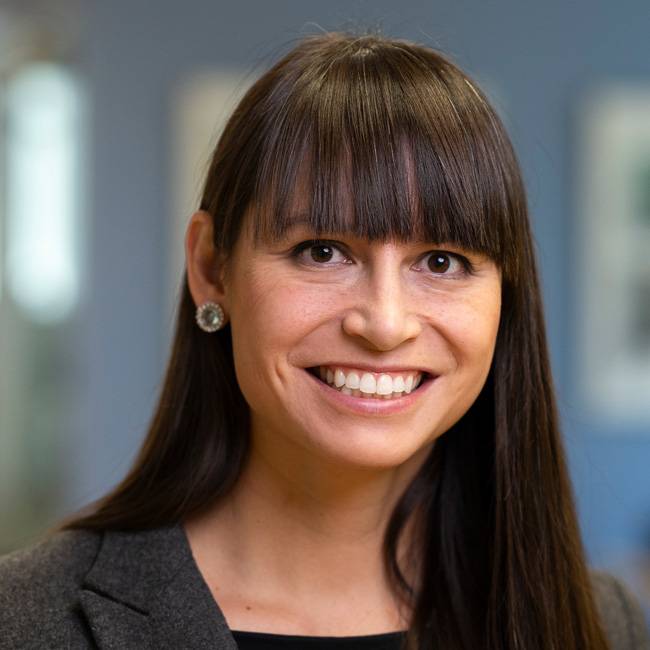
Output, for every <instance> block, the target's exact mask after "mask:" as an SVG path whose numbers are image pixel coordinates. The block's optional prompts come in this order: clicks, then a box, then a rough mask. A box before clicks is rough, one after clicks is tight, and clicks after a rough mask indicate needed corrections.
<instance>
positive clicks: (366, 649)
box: [232, 630, 406, 650]
mask: <svg viewBox="0 0 650 650" xmlns="http://www.w3.org/2000/svg"><path fill="white" fill-rule="evenodd" d="M232 635H233V636H234V637H235V641H237V647H238V648H239V650H299V649H300V648H309V650H400V648H401V646H402V641H403V639H404V638H405V637H406V632H388V633H386V634H371V635H369V636H291V635H288V634H267V633H265V632H238V631H236V630H235V631H233V633H232Z"/></svg>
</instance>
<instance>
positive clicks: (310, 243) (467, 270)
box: [291, 239, 475, 277]
mask: <svg viewBox="0 0 650 650" xmlns="http://www.w3.org/2000/svg"><path fill="white" fill-rule="evenodd" d="M315 246H329V247H332V248H336V249H337V250H338V251H339V252H340V253H342V254H343V255H345V256H346V257H347V255H346V253H345V251H344V250H342V247H341V245H340V244H338V243H337V242H334V241H330V240H327V239H310V240H307V241H303V242H300V244H298V245H297V246H294V247H293V248H292V249H291V258H293V259H296V260H297V259H298V258H299V256H300V255H301V253H303V252H304V251H306V250H309V249H310V248H313V247H315ZM435 253H437V254H442V255H446V256H448V257H451V258H455V259H456V260H458V262H460V264H461V266H462V267H463V271H462V275H464V276H465V275H473V274H474V272H475V267H474V265H473V264H472V263H471V262H470V261H469V260H468V259H467V258H466V257H464V256H463V255H459V254H458V253H452V252H450V251H445V250H432V251H429V252H427V253H426V254H425V256H424V257H427V256H429V255H433V254H435ZM313 265H315V266H327V263H323V264H318V263H317V262H313ZM431 273H432V275H434V276H435V275H438V276H440V277H445V275H447V274H444V273H433V271H432V272H431ZM448 275H451V276H452V277H453V275H454V274H448Z"/></svg>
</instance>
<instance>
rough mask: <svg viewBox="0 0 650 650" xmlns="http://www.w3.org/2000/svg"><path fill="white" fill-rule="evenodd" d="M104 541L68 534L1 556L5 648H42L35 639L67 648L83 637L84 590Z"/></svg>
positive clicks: (0, 619) (0, 620) (0, 622)
mask: <svg viewBox="0 0 650 650" xmlns="http://www.w3.org/2000/svg"><path fill="white" fill-rule="evenodd" d="M101 537H102V534H101V533H96V532H91V531H83V530H73V531H63V532H58V533H55V534H53V535H51V536H49V537H47V538H45V539H43V540H41V541H40V542H38V543H36V544H33V545H32V546H30V547H27V548H25V549H22V550H19V551H15V552H13V553H10V554H9V555H5V556H2V557H0V639H1V640H2V641H1V642H0V647H2V648H4V647H7V648H9V647H37V644H36V643H34V645H29V643H28V642H27V641H26V640H27V639H28V638H29V637H30V636H31V635H33V637H34V639H36V638H38V639H39V640H40V641H39V642H42V641H43V640H44V639H48V640H49V643H50V644H51V645H50V646H49V647H57V646H58V645H59V644H61V647H63V646H64V644H65V645H66V646H67V645H68V643H69V641H70V639H71V638H72V636H73V635H74V634H75V633H77V634H78V633H80V631H79V630H75V629H74V628H75V626H78V625H79V624H80V623H79V621H80V618H79V617H78V616H77V614H76V612H77V610H78V603H77V601H78V597H79V590H80V587H81V584H82V582H83V579H84V576H85V575H86V574H87V572H88V570H89V569H90V567H91V566H92V563H93V562H94V560H95V557H96V555H97V552H98V550H99V547H100V544H101ZM5 643H6V644H7V645H3V644H5ZM40 647H48V646H40Z"/></svg>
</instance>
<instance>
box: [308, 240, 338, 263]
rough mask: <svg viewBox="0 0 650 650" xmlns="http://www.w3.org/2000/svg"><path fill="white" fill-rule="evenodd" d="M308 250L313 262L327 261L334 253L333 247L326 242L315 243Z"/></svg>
mask: <svg viewBox="0 0 650 650" xmlns="http://www.w3.org/2000/svg"><path fill="white" fill-rule="evenodd" d="M309 250H310V252H311V258H312V260H314V262H329V261H330V260H331V259H332V255H333V254H334V249H333V248H332V247H331V246H328V245H327V244H315V245H314V246H312V247H311V248H310V249H309Z"/></svg>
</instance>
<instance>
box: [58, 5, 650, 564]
mask: <svg viewBox="0 0 650 650" xmlns="http://www.w3.org/2000/svg"><path fill="white" fill-rule="evenodd" d="M598 4H601V3H595V2H592V1H591V0H579V1H575V2H565V1H562V2H559V1H554V2H537V1H535V2H532V1H530V2H529V1H525V2H522V1H512V2H499V1H490V2H488V1H484V0H474V1H473V2H468V1H463V0H445V1H444V2H443V1H439V2H423V1H419V2H418V1H416V0H401V2H399V3H397V2H387V1H385V0H383V1H377V2H369V1H367V2H361V1H357V2H349V1H346V2H342V1H340V0H334V1H329V2H316V1H314V0H296V1H293V2H289V1H275V2H261V1H260V2H255V3H253V2H249V1H246V0H241V1H239V2H208V1H207V0H203V1H201V0H186V1H185V2H170V1H159V2H132V1H131V0H129V1H128V2H127V1H126V0H111V2H95V3H94V4H93V5H92V7H93V9H92V13H91V15H90V20H89V22H88V24H87V30H86V31H85V32H84V34H85V35H84V40H83V43H82V56H83V58H84V71H85V73H86V74H87V76H88V79H89V83H90V91H91V100H92V102H93V120H94V123H93V131H92V133H93V135H92V156H91V164H92V169H91V170H90V172H91V176H92V177H93V178H94V179H95V180H94V189H93V199H92V205H91V208H92V218H93V220H94V221H93V230H92V253H91V260H92V266H91V268H90V270H89V272H90V274H91V277H90V278H89V284H90V286H91V287H92V295H91V297H90V299H89V303H88V305H87V311H86V314H85V316H86V320H85V329H84V335H83V339H82V346H81V348H80V350H81V352H83V353H85V354H86V356H85V357H82V358H85V359H86V360H85V361H83V363H84V364H85V365H84V366H83V372H84V374H85V377H86V388H85V390H86V394H85V395H82V396H81V398H82V399H81V400H80V401H81V403H82V404H84V407H83V408H84V410H83V411H82V412H81V413H80V419H81V429H82V430H83V431H84V435H83V436H81V437H82V439H83V440H85V442H83V441H82V442H81V443H80V444H81V447H80V449H79V451H78V454H79V456H78V459H77V460H78V463H79V467H80V473H79V477H80V479H79V482H78V483H75V484H74V485H72V486H71V488H70V490H71V491H70V494H71V496H70V503H71V504H73V505H80V504H81V503H83V502H85V501H86V500H87V499H89V498H91V497H93V496H97V495H98V494H100V493H101V492H102V491H103V490H104V489H105V488H106V487H107V486H109V485H111V484H113V483H114V482H116V481H117V480H118V479H119V478H120V477H121V476H122V474H123V472H124V471H125V469H126V467H127V466H128V464H129V462H130V460H131V457H132V454H133V452H134V450H135V449H136V447H137V446H138V444H139V442H140V439H141V436H142V433H143V430H144V428H145V427H146V424H147V421H148V418H149V415H150V412H151V409H152V407H153V403H154V400H155V396H156V392H157V390H158V384H159V381H160V377H161V373H162V371H163V368H164V362H165V359H164V358H163V357H162V356H161V353H160V351H161V350H163V349H164V347H165V340H166V338H167V336H168V332H169V326H170V315H169V314H168V313H166V311H165V296H164V291H165V287H164V279H165V275H164V269H165V264H166V258H167V251H168V243H167V237H168V236H169V233H168V228H167V226H166V224H167V222H168V220H169V218H170V207H169V206H170V205H171V193H170V190H169V188H170V163H169V153H170V142H169V136H168V133H169V131H168V129H169V126H170V105H169V102H170V98H171V93H172V87H173V85H174V84H175V83H176V82H177V81H178V80H179V79H181V78H182V77H183V76H184V75H185V74H186V73H188V72H189V71H191V70H193V69H194V68H196V67H200V68H209V67H214V66H226V67H243V68H244V69H250V68H251V67H252V66H253V65H254V64H258V63H261V64H263V63H264V61H266V60H269V55H272V54H273V53H274V52H275V51H276V50H277V48H278V47H281V46H283V45H284V44H286V43H287V42H289V41H291V40H292V39H295V38H297V37H299V36H300V35H302V34H305V33H308V32H314V31H317V27H315V26H314V23H316V24H317V25H319V26H321V27H322V28H325V29H333V28H340V27H345V26H346V25H347V24H349V23H350V22H351V23H352V24H357V25H361V26H371V27H372V26H378V25H379V26H381V27H382V28H383V30H384V31H385V32H386V33H387V34H390V35H393V36H400V37H406V38H411V39H414V40H419V41H424V42H428V43H432V44H434V45H436V46H438V47H440V48H442V49H443V50H445V51H447V52H448V53H449V54H451V56H452V57H453V58H455V59H456V60H457V62H458V63H459V64H460V65H461V66H462V67H464V68H465V69H467V70H468V71H469V72H470V74H472V75H473V76H474V77H475V78H476V79H477V80H478V81H479V83H481V82H484V83H487V84H488V85H489V87H490V88H491V89H492V91H493V93H494V94H496V95H498V96H499V98H500V102H501V103H502V104H503V106H504V115H505V119H506V122H507V124H508V127H509V129H510V131H511V135H512V137H513V140H514V143H515V147H516V149H517V151H518V154H519V156H520V160H521V163H522V166H523V169H524V173H525V177H526V181H527V184H528V189H529V200H530V206H531V212H532V216H533V219H534V228H535V233H536V237H537V241H538V244H539V249H540V264H541V271H542V276H543V282H544V291H545V299H546V309H547V317H548V329H549V336H550V342H551V348H552V354H553V364H554V369H555V373H556V379H557V384H558V387H559V390H560V404H561V409H562V412H563V419H564V425H565V431H566V436H567V443H568V450H569V453H570V461H571V469H572V473H573V476H574V480H575V484H576V489H577V497H578V505H579V509H580V516H581V521H582V526H583V531H584V534H585V540H586V544H587V549H588V552H589V554H590V557H591V560H592V561H593V562H595V563H597V564H600V563H606V562H607V561H609V558H610V557H611V556H612V555H613V554H615V553H617V552H619V551H621V552H622V551H626V550H628V549H630V548H633V547H634V546H637V545H639V544H641V543H642V537H643V534H644V530H645V529H647V527H648V525H649V523H648V522H649V520H650V472H649V471H648V459H650V435H648V434H649V433H650V432H648V431H647V430H646V431H645V434H646V437H645V438H644V437H642V435H640V434H641V433H643V432H641V431H639V430H637V431H634V432H625V431H619V432H616V434H615V435H612V434H613V432H610V431H603V430H600V428H598V427H597V423H594V422H592V421H591V419H590V417H589V415H588V414H585V413H582V412H580V411H579V410H578V409H577V407H576V406H575V404H576V400H575V392H574V386H573V383H574V382H575V376H574V373H573V372H572V367H573V364H574V362H575V358H574V355H573V350H574V345H575V330H574V326H573V322H574V319H575V313H574V309H573V305H574V302H575V290H576V289H575V284H574V280H573V278H574V271H575V268H574V266H573V264H572V257H573V256H572V250H573V247H574V245H575V238H576V231H575V220H574V216H573V210H574V207H575V197H574V193H573V182H574V180H575V179H574V176H575V174H574V171H573V164H574V155H575V154H574V151H575V149H574V147H575V128H576V116H575V114H574V107H575V104H576V101H577V100H578V99H579V97H580V95H581V93H582V91H583V90H585V89H586V88H588V87H589V86H590V84H592V83H598V82H602V81H607V80H616V79H620V78H625V79H630V80H644V81H646V82H649V81H650V39H649V38H648V34H649V33H650V5H649V4H648V2H647V0H636V1H631V0H627V1H621V2H618V3H616V4H614V3H607V4H605V3H602V4H601V6H600V7H599V6H598ZM648 428H650V423H649V424H648V427H646V429H648ZM86 434H92V435H86ZM644 527H645V528H644Z"/></svg>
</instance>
